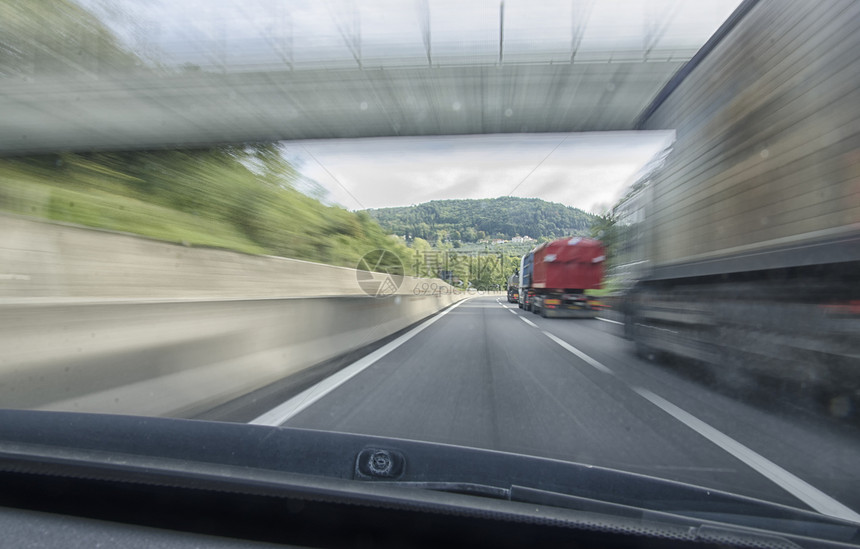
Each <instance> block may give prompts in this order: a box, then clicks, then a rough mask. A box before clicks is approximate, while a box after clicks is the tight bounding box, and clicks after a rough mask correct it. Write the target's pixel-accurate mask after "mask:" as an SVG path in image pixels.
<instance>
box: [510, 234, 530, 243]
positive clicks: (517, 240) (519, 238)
mask: <svg viewBox="0 0 860 549" xmlns="http://www.w3.org/2000/svg"><path fill="white" fill-rule="evenodd" d="M511 242H514V243H517V244H521V243H523V242H534V238H532V237H530V236H515V237H513V238H512V239H511Z"/></svg>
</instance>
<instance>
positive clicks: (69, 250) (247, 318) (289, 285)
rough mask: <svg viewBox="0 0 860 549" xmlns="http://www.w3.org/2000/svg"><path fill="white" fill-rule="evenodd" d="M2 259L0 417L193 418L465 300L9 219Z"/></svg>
mask: <svg viewBox="0 0 860 549" xmlns="http://www.w3.org/2000/svg"><path fill="white" fill-rule="evenodd" d="M0 256H2V257H0V259H2V262H0V275H3V276H2V277H0V286H2V288H3V290H2V291H0V407H4V408H39V409H51V410H75V411H91V412H112V413H127V414H145V415H166V416H190V415H194V414H195V413H198V412H201V411H203V410H206V409H208V408H210V407H213V406H216V405H218V404H220V403H223V402H226V401H228V400H230V399H232V398H235V397H237V396H240V395H242V394H245V393H247V392H250V391H252V390H254V389H257V388H260V387H262V386H265V385H267V384H269V383H271V382H273V381H276V380H278V379H281V378H283V377H286V376H289V375H291V374H294V373H296V372H299V371H301V370H303V369H305V368H307V367H309V366H311V365H314V364H317V363H319V362H322V361H325V360H328V359H330V358H334V357H336V356H338V355H341V354H343V353H347V352H350V351H353V350H356V349H359V348H361V347H364V346H365V345H367V344H369V343H372V342H374V341H377V340H379V339H381V338H383V337H386V336H388V335H390V334H392V333H395V332H397V331H399V330H401V329H403V328H405V327H406V326H409V325H410V324H413V323H415V322H417V321H419V320H421V319H423V318H425V317H427V316H429V315H431V314H433V313H435V312H437V311H439V310H440V309H442V308H443V307H445V306H447V305H450V304H452V303H454V302H456V301H458V300H460V299H462V298H464V297H466V294H463V293H455V292H453V291H451V290H452V289H451V287H450V286H447V285H445V284H444V283H443V282H442V281H440V280H422V279H412V278H407V279H406V280H404V281H403V283H402V285H401V287H400V289H399V290H398V294H396V295H390V296H387V297H372V296H369V295H366V294H364V293H362V289H361V286H360V285H359V283H358V278H359V277H357V274H356V271H355V270H352V269H343V268H339V267H331V266H327V265H319V264H314V263H308V262H303V261H292V260H285V259H281V258H267V257H254V256H247V255H244V254H234V253H231V252H225V251H218V250H206V249H203V250H200V249H193V248H185V247H182V246H175V245H170V244H165V243H162V242H156V241H151V240H146V239H140V238H136V237H133V236H130V235H120V234H115V233H109V232H103V231H90V230H87V229H82V228H77V227H68V226H64V225H59V224H50V223H39V222H34V221H32V220H27V219H21V218H15V217H6V216H2V217H0ZM430 288H443V291H442V292H430V291H427V292H425V291H423V290H425V289H430ZM314 291H315V292H317V293H327V292H331V293H340V294H343V295H339V296H325V297H299V296H302V295H305V296H307V295H308V294H310V293H312V292H314ZM279 293H280V294H282V295H278V294H279ZM416 293H417V294H419V295H416ZM273 294H274V295H278V296H277V297H271V296H272V295H273ZM347 294H352V295H347ZM284 296H290V297H284ZM118 298H121V299H118ZM180 298H181V299H180Z"/></svg>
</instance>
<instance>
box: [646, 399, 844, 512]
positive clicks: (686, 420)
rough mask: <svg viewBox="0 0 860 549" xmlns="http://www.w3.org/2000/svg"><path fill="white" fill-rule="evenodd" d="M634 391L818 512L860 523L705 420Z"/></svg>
mask: <svg viewBox="0 0 860 549" xmlns="http://www.w3.org/2000/svg"><path fill="white" fill-rule="evenodd" d="M633 390H634V391H636V392H637V393H639V395H641V396H642V397H643V398H645V399H647V400H649V401H650V402H651V403H652V404H654V405H655V406H657V407H658V408H660V409H661V410H663V411H664V412H666V413H667V414H669V415H671V416H672V417H674V418H675V419H677V420H678V421H680V422H681V423H683V424H684V425H686V426H687V427H689V428H690V429H692V430H694V431H696V432H697V433H699V434H700V435H702V436H703V437H705V438H706V439H708V440H710V441H711V442H713V443H714V444H716V445H717V446H719V447H720V448H722V449H723V450H725V451H726V452H728V453H729V454H731V455H733V456H734V457H736V458H737V459H739V460H740V461H742V462H744V463H745V464H747V465H748V466H749V467H751V468H752V469H754V470H756V471H758V472H759V473H760V474H761V475H763V476H764V477H766V478H767V479H769V480H770V481H772V482H773V483H775V484H776V485H777V486H780V487H781V488H782V489H783V490H785V491H787V492H788V493H790V494H791V495H793V496H794V497H796V498H797V499H799V500H801V501H802V502H804V503H805V504H807V505H809V506H810V507H811V508H813V509H815V510H816V511H818V512H819V513H821V514H824V515H829V516H831V517H836V518H840V519H843V520H850V521H853V522H857V523H860V514H858V513H856V512H854V511H852V510H851V509H849V508H848V507H846V506H845V505H843V504H841V503H839V502H838V501H836V500H835V499H833V498H832V497H830V496H828V495H827V494H825V493H824V492H822V491H821V490H819V489H818V488H815V487H814V486H812V485H811V484H809V483H807V482H806V481H804V480H801V479H800V478H798V477H796V476H794V475H793V474H791V473H789V472H788V471H786V470H785V469H783V468H782V467H780V466H779V465H777V464H776V463H774V462H772V461H770V460H769V459H767V458H766V457H764V456H762V455H760V454H758V453H757V452H755V451H753V450H752V449H750V448H748V447H746V446H744V445H743V444H741V443H740V442H738V441H736V440H735V439H733V438H731V437H729V436H728V435H725V434H723V433H722V432H720V431H718V430H716V429H714V428H713V427H711V426H710V425H708V424H707V423H705V422H704V421H702V420H700V419H698V418H697V417H695V416H693V415H692V414H690V413H688V412H685V411H684V410H682V409H681V408H678V407H677V406H675V405H674V404H672V403H671V402H669V401H668V400H665V399H664V398H662V397H660V396H658V395H656V394H654V393H652V392H651V391H649V390H648V389H643V388H641V387H633Z"/></svg>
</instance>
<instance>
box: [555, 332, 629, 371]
mask: <svg viewBox="0 0 860 549" xmlns="http://www.w3.org/2000/svg"><path fill="white" fill-rule="evenodd" d="M543 334H544V335H545V336H546V337H548V338H550V339H551V340H553V341H555V342H556V343H558V344H559V345H561V346H562V347H563V348H564V349H565V350H567V351H570V352H571V353H573V354H575V355H576V356H577V357H579V358H580V359H582V360H583V361H584V362H586V363H588V364H589V365H590V366H592V367H594V368H595V369H597V370H599V371H601V372H603V373H604V374H610V375H615V372H613V371H612V370H610V369H609V367H607V366H604V365H603V364H601V363H600V362H598V361H596V360H594V359H593V358H591V357H590V356H588V355H587V354H585V353H583V352H582V351H580V350H579V349H577V348H576V347H574V346H573V345H571V344H570V343H568V342H567V341H564V340H563V339H561V338H558V337H555V336H554V335H552V334H551V333H549V332H543Z"/></svg>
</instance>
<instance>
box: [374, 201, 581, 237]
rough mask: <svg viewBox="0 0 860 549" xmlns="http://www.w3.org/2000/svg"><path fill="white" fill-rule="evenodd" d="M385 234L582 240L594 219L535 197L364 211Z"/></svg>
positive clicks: (567, 207) (578, 211) (573, 209)
mask: <svg viewBox="0 0 860 549" xmlns="http://www.w3.org/2000/svg"><path fill="white" fill-rule="evenodd" d="M367 213H369V214H370V215H371V216H372V217H373V218H374V219H376V220H377V221H378V222H379V224H380V225H381V226H382V228H383V229H384V230H385V231H386V232H388V233H391V234H396V235H398V236H405V237H407V239H408V238H410V237H411V238H422V239H424V240H427V241H429V242H461V243H469V242H478V241H481V240H484V239H503V240H510V239H511V238H513V237H515V236H529V237H532V238H534V239H537V240H540V239H548V238H556V237H562V236H568V235H582V236H586V235H588V230H589V227H590V226H591V224H592V222H593V221H594V220H595V219H596V218H597V216H594V215H592V214H589V213H586V212H584V211H582V210H579V209H577V208H571V207H569V206H565V205H563V204H557V203H555V202H547V201H545V200H540V199H538V198H517V197H511V196H506V197H501V198H482V199H468V200H433V201H432V202H426V203H424V204H418V205H417V206H407V207H399V208H378V209H373V210H367Z"/></svg>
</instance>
